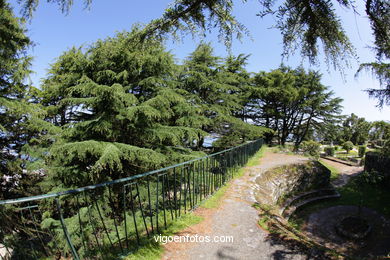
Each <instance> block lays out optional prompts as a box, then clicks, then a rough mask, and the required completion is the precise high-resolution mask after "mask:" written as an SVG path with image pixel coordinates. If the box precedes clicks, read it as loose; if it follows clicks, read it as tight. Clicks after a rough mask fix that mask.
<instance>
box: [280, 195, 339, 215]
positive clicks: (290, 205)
mask: <svg viewBox="0 0 390 260" xmlns="http://www.w3.org/2000/svg"><path fill="white" fill-rule="evenodd" d="M321 193H325V195H322V196H318V195H319V194H321ZM326 193H329V194H326ZM316 195H317V196H316ZM312 196H315V197H312ZM340 196H341V195H340V193H338V192H337V191H336V190H335V189H332V188H329V189H321V190H314V191H310V192H305V193H302V194H299V195H297V196H294V197H292V198H290V199H289V200H288V201H287V202H286V203H285V204H284V206H283V207H282V208H281V209H280V215H282V216H283V217H284V218H285V219H287V220H288V219H289V218H290V217H291V216H292V214H294V212H295V211H296V210H297V209H299V208H301V207H302V206H304V205H307V204H309V203H312V202H315V201H319V200H325V199H334V198H340ZM305 197H309V198H307V199H304V200H303V201H301V202H299V203H297V204H295V203H296V202H298V201H299V200H300V199H302V198H305Z"/></svg>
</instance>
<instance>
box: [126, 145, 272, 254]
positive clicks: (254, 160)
mask: <svg viewBox="0 0 390 260" xmlns="http://www.w3.org/2000/svg"><path fill="white" fill-rule="evenodd" d="M266 149H267V147H266V146H265V145H263V146H262V147H261V149H260V150H259V151H258V152H257V153H256V154H255V155H253V156H252V157H251V158H250V159H249V160H248V162H247V164H246V166H255V165H257V164H259V159H260V158H261V157H262V156H263V155H264V152H265V151H266ZM243 174H244V167H242V168H240V169H239V170H237V171H236V172H235V173H234V174H233V179H235V178H238V177H241V176H242V175H243ZM230 185H231V182H229V183H227V184H226V185H224V186H223V187H221V188H220V189H218V191H217V192H215V193H214V194H213V195H212V196H210V197H209V198H208V199H206V200H205V201H203V202H202V203H201V204H200V207H203V208H207V209H212V208H217V207H219V205H220V204H221V203H222V197H223V196H224V195H225V193H226V191H227V190H228V188H229V187H230ZM202 221H203V218H202V217H200V216H196V215H195V214H193V213H187V214H184V215H182V217H181V218H179V219H177V220H176V221H173V222H172V223H170V225H169V226H168V228H167V229H166V230H164V231H162V232H161V235H163V236H171V235H174V234H176V233H178V232H179V231H182V230H183V229H185V228H187V227H189V226H192V225H195V224H198V223H200V222H202ZM159 235H160V234H159ZM163 253H164V248H163V247H162V245H161V244H160V243H158V242H156V241H155V239H154V238H153V237H152V238H150V239H148V240H147V241H145V243H144V244H143V245H142V246H141V247H140V248H139V249H138V250H136V251H134V252H132V253H131V254H130V255H127V256H125V257H123V259H125V260H138V259H141V260H157V259H161V257H162V255H163Z"/></svg>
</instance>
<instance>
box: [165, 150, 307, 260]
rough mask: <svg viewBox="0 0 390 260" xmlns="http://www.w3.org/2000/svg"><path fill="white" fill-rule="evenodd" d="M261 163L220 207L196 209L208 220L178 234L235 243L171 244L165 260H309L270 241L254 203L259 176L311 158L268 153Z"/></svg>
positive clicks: (247, 172)
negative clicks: (224, 239) (256, 182)
mask: <svg viewBox="0 0 390 260" xmlns="http://www.w3.org/2000/svg"><path fill="white" fill-rule="evenodd" d="M260 160H261V162H260V165H257V166H253V167H247V168H246V170H245V174H244V176H242V177H241V178H238V179H235V180H234V181H233V182H232V185H231V186H230V187H229V189H228V190H227V192H226V194H225V195H224V197H223V198H222V200H223V201H222V203H221V205H220V207H219V208H217V209H203V208H199V209H197V210H195V212H194V213H195V214H197V215H201V216H203V217H204V218H205V220H204V221H202V222H201V223H200V224H197V225H195V226H192V227H190V228H187V229H186V230H184V231H183V232H181V233H180V234H178V235H187V234H189V235H199V236H209V237H210V239H211V240H214V238H216V237H218V238H221V236H225V237H227V236H229V237H232V238H233V242H225V243H222V242H218V243H216V242H214V243H212V242H210V243H206V242H203V243H200V242H198V243H174V242H173V243H168V244H167V245H165V254H164V256H163V259H231V260H234V259H256V260H260V259H294V260H295V259H306V257H305V256H303V255H301V254H300V253H299V252H294V251H291V250H289V249H287V248H286V247H284V246H283V245H280V244H278V243H277V242H276V241H274V240H271V239H269V238H268V233H267V232H266V231H264V230H262V229H261V228H260V227H259V226H258V224H257V222H258V220H259V217H258V212H257V210H256V209H254V208H253V207H252V204H253V203H254V202H255V199H254V196H253V190H254V188H255V184H254V180H255V178H256V176H258V175H259V174H261V173H262V172H264V171H266V170H268V169H270V168H273V167H277V166H280V165H285V164H292V163H297V162H301V161H305V160H307V158H305V157H302V156H295V155H285V154H278V153H272V152H271V151H266V152H265V154H264V156H263V158H261V159H260Z"/></svg>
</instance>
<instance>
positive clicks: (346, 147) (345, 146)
mask: <svg viewBox="0 0 390 260" xmlns="http://www.w3.org/2000/svg"><path fill="white" fill-rule="evenodd" d="M342 147H343V149H344V150H345V151H347V153H349V151H351V150H352V149H353V143H352V142H351V141H347V142H344V143H343V145H342Z"/></svg>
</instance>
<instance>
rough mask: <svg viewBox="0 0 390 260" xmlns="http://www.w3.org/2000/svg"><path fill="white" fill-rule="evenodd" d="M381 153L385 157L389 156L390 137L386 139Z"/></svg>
mask: <svg viewBox="0 0 390 260" xmlns="http://www.w3.org/2000/svg"><path fill="white" fill-rule="evenodd" d="M381 154H382V155H384V156H385V157H390V139H388V140H387V141H386V142H385V144H384V146H383V147H382V149H381Z"/></svg>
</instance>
